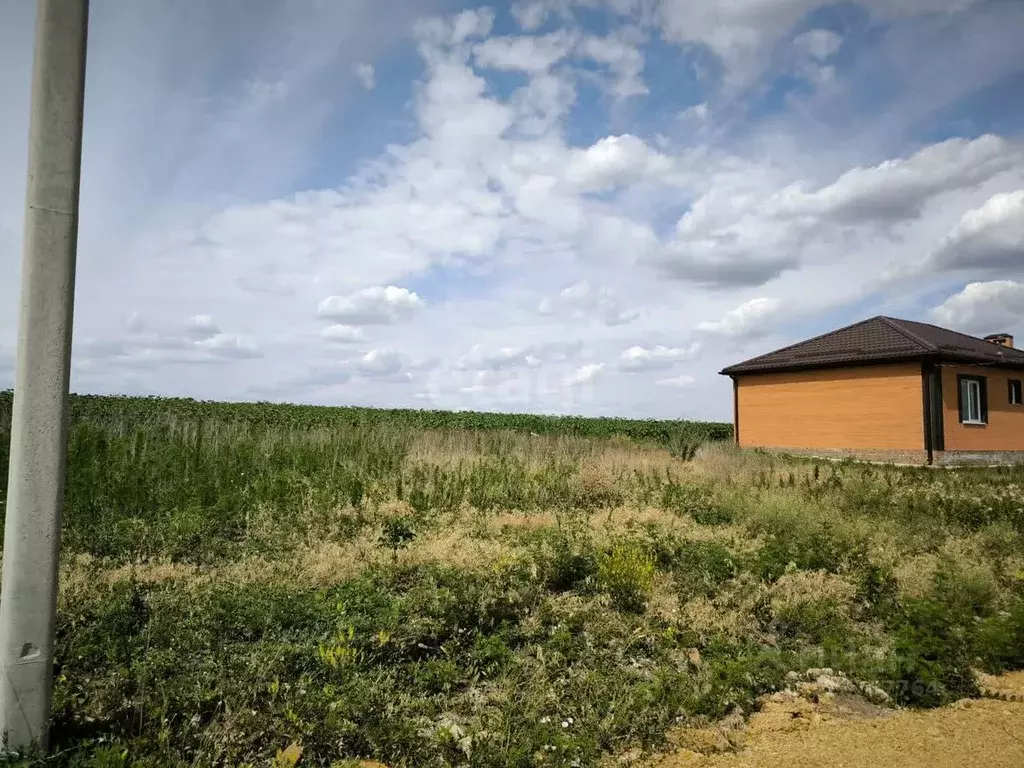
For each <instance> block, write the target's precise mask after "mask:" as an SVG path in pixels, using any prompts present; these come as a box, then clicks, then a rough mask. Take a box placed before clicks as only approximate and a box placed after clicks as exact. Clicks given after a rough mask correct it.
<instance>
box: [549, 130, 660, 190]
mask: <svg viewBox="0 0 1024 768" xmlns="http://www.w3.org/2000/svg"><path fill="white" fill-rule="evenodd" d="M671 171H672V160H671V159H670V158H668V157H666V156H665V155H662V154H661V153H659V152H657V151H655V150H653V149H651V148H650V147H648V146H647V144H646V143H645V142H644V141H643V140H642V139H639V138H637V137H636V136H632V135H630V134H628V133H627V134H624V135H622V136H606V137H605V138H603V139H600V140H599V141H598V142H597V143H595V144H594V145H592V146H590V147H588V148H587V149H584V150H579V149H577V150H574V151H573V153H572V156H571V158H570V160H569V164H568V166H567V167H566V169H565V179H566V180H567V181H568V182H569V183H570V184H573V185H576V186H578V187H580V188H581V189H585V190H602V189H609V188H611V187H617V186H620V185H623V184H631V183H634V182H637V181H641V180H643V179H647V178H659V177H666V176H667V175H668V174H669V173H670V172H671Z"/></svg>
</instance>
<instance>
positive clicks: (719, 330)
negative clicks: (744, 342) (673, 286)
mask: <svg viewBox="0 0 1024 768" xmlns="http://www.w3.org/2000/svg"><path fill="white" fill-rule="evenodd" d="M781 310H782V302H780V301H779V300H778V299H773V298H767V297H762V298H756V299H751V300H750V301H747V302H744V303H743V304H740V305H739V306H738V307H736V308H734V309H730V310H729V311H728V312H726V313H725V316H724V317H722V319H721V320H714V321H709V320H705V321H703V322H701V323H698V324H697V330H698V331H701V332H703V333H707V334H711V335H714V336H725V337H728V338H739V337H747V338H752V337H755V336H761V335H764V334H766V333H768V332H770V329H769V328H768V327H767V324H768V323H770V322H771V320H772V319H774V318H775V317H777V316H778V315H779V313H780V312H781Z"/></svg>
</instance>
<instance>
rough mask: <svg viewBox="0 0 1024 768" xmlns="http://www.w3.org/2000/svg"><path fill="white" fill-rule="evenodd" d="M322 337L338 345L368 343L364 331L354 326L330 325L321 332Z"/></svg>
mask: <svg viewBox="0 0 1024 768" xmlns="http://www.w3.org/2000/svg"><path fill="white" fill-rule="evenodd" d="M320 335H321V336H322V337H323V338H325V339H327V340H328V341H333V342H336V343H338V344H358V343H359V342H361V341H366V334H365V333H363V329H362V328H358V327H356V326H352V325H329V326H327V327H326V328H324V329H323V330H322V331H320Z"/></svg>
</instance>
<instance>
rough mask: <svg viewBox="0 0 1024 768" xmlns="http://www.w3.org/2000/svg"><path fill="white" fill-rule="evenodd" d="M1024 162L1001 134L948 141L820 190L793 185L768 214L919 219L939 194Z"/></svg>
mask: <svg viewBox="0 0 1024 768" xmlns="http://www.w3.org/2000/svg"><path fill="white" fill-rule="evenodd" d="M1022 161H1024V158H1022V150H1021V147H1020V146H1019V145H1017V144H1015V143H1012V142H1009V141H1007V140H1006V139H1003V138H1000V137H998V136H991V135H986V136H981V137H979V138H977V139H972V140H967V139H948V140H946V141H942V142H939V143H937V144H932V145H930V146H927V147H925V148H924V149H922V150H920V151H919V152H917V153H915V154H913V155H911V156H910V157H908V158H897V159H894V160H887V161H885V162H884V163H880V164H878V165H875V166H872V167H868V168H854V169H852V170H850V171H847V172H846V173H844V174H843V175H842V176H840V177H839V178H838V179H836V181H835V182H833V183H832V184H829V185H828V186H825V187H822V188H820V189H817V190H808V189H806V187H805V186H804V185H803V184H799V183H798V184H794V185H791V186H789V187H787V188H786V189H784V190H782V191H781V192H779V193H777V194H776V195H773V196H772V198H771V199H769V200H768V201H767V202H766V203H765V205H764V212H765V213H766V214H768V215H771V216H775V217H779V218H783V219H786V218H799V217H815V218H825V219H827V220H830V221H833V222H835V223H838V224H851V225H856V224H861V225H865V224H881V223H886V222H899V221H904V220H907V219H913V218H916V217H917V216H919V215H920V214H921V211H922V209H923V208H924V206H925V204H926V203H928V202H929V201H930V200H931V199H932V198H934V197H936V196H938V195H942V194H948V193H950V192H953V191H956V190H958V189H964V188H966V187H971V186H974V185H976V184H979V183H981V182H982V181H985V180H987V179H990V178H992V177H993V176H995V175H997V174H999V173H1002V172H1003V171H1007V170H1009V169H1011V168H1013V167H1014V166H1019V165H1020V164H1021V163H1022Z"/></svg>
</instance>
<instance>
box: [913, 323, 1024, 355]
mask: <svg viewBox="0 0 1024 768" xmlns="http://www.w3.org/2000/svg"><path fill="white" fill-rule="evenodd" d="M902 322H905V323H914V324H915V325H926V326H928V327H929V328H934V329H936V330H938V331H942V332H944V333H951V334H953V335H954V336H963V337H964V338H965V339H970V340H971V341H980V342H984V343H986V344H992V342H991V341H989V340H988V339H985V338H984V337H982V336H973V335H971V334H969V333H964V332H963V331H957V330H954V329H953V328H946V327H944V326H941V325H936V324H935V323H925V322H922V321H921V320H903V321H902ZM908 333H911V331H908ZM993 346H995V347H999V349H997V350H995V351H996V353H997V354H1001V355H1004V356H1005V355H1006V353H1007V352H1009V353H1010V354H1011V355H1015V356H1016V355H1024V350H1021V349H1017V348H1016V347H1001V346H1000V345H998V344H993ZM936 351H938V352H942V349H941V348H940V347H936Z"/></svg>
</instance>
